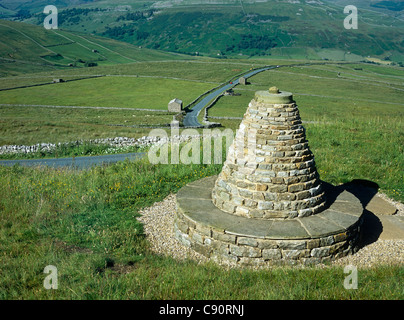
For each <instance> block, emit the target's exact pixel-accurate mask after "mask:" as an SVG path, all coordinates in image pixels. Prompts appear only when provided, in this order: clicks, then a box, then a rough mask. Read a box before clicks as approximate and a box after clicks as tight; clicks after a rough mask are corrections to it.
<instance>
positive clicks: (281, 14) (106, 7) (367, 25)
mask: <svg viewBox="0 0 404 320" xmlns="http://www.w3.org/2000/svg"><path fill="white" fill-rule="evenodd" d="M6 2H7V1H6ZM22 2H24V5H20V6H19V7H18V8H24V10H30V15H32V16H30V17H29V18H26V19H25V20H24V21H27V22H30V23H34V24H42V22H43V19H44V17H45V15H44V14H43V13H42V12H41V10H38V6H35V4H36V5H37V4H38V3H42V2H41V1H40V0H38V1H31V2H29V3H28V2H27V1H22ZM61 2H62V3H63V4H61V7H60V10H59V26H60V28H62V29H63V30H70V31H74V32H84V33H92V34H97V35H102V36H105V37H109V38H114V39H117V40H121V41H125V42H128V43H131V44H134V45H136V46H142V47H147V48H150V49H159V50H164V51H170V52H178V53H184V54H191V55H205V56H211V57H219V58H224V57H240V56H241V57H244V58H245V57H251V56H272V57H276V58H287V59H329V60H346V61H359V60H364V57H368V56H371V57H375V58H379V59H388V60H391V61H395V62H404V41H403V38H404V21H403V20H401V19H400V15H401V14H402V12H403V11H402V10H400V9H401V5H400V3H402V2H398V1H371V2H369V1H367V2H366V1H365V2H364V1H363V0H352V1H349V4H354V5H358V7H359V28H358V29H357V30H354V29H351V30H346V29H345V28H344V26H343V21H344V19H345V18H346V14H344V13H343V6H344V5H345V4H346V3H347V1H345V0H337V1H328V0H327V1H326V0H322V1H320V0H259V1H257V0H248V1H247V0H244V1H240V0H214V1H202V0H175V1H174V0H166V1H134V0H132V1H130V0H116V1H111V0H102V1H76V2H75V3H76V5H75V6H74V7H72V6H70V7H69V6H68V5H69V4H70V5H71V4H73V2H74V1H73V0H70V1H68V0H63V1H61ZM0 3H5V0H3V2H0ZM18 8H15V10H16V9H18ZM386 12H388V13H389V14H387V13H386Z"/></svg>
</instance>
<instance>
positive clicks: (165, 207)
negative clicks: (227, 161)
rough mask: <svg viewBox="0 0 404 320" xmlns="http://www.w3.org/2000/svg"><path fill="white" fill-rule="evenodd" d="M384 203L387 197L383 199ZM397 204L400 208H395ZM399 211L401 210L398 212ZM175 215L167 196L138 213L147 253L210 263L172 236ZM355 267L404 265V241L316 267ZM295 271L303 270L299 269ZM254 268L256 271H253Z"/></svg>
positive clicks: (378, 245) (173, 200) (388, 242)
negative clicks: (145, 240)
mask: <svg viewBox="0 0 404 320" xmlns="http://www.w3.org/2000/svg"><path fill="white" fill-rule="evenodd" d="M383 199H385V200H387V199H388V198H387V196H385V195H383ZM388 201H389V202H390V203H392V204H393V205H394V206H396V208H397V209H398V210H399V212H398V213H397V214H403V211H402V208H404V205H402V204H401V203H397V202H393V201H392V200H391V199H388ZM397 204H399V205H397ZM400 209H401V210H400ZM175 212H176V196H175V195H174V194H170V195H169V196H167V197H166V198H165V199H164V200H163V201H160V202H156V203H154V205H153V206H151V207H148V208H144V209H142V210H140V211H139V213H140V214H141V217H139V218H138V221H140V222H141V223H143V226H144V232H145V234H146V238H147V239H148V240H149V244H150V249H151V250H152V251H153V252H155V253H156V254H159V255H164V256H170V257H172V258H174V259H176V260H180V261H184V260H186V259H191V260H194V261H197V262H198V263H199V264H201V263H202V264H204V263H208V262H209V261H210V260H209V259H208V258H206V257H205V256H203V255H201V254H199V253H197V252H195V251H194V250H192V249H191V248H188V247H186V246H184V245H183V244H181V243H180V242H179V241H178V240H177V239H176V238H175V235H174V215H175ZM350 264H351V265H354V266H356V267H361V268H370V267H373V266H376V265H397V264H398V265H404V240H380V239H379V240H377V241H375V242H373V243H372V244H370V245H367V246H366V247H363V248H362V249H360V250H359V251H358V252H357V253H355V254H354V255H349V256H346V257H343V258H340V259H337V260H335V261H333V262H331V263H330V264H329V265H324V264H319V265H316V267H319V268H326V267H332V266H347V265H350ZM223 266H224V267H230V268H234V267H236V268H237V267H239V266H238V265H236V264H232V263H226V264H223ZM298 267H300V268H304V266H302V265H299V266H298ZM252 268H256V267H252Z"/></svg>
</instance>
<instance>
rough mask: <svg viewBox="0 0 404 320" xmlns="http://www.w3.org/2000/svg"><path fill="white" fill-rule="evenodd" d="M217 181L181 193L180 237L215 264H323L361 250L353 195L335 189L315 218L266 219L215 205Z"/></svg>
mask: <svg viewBox="0 0 404 320" xmlns="http://www.w3.org/2000/svg"><path fill="white" fill-rule="evenodd" d="M216 179H217V176H212V177H207V178H204V179H201V180H198V181H194V182H192V183H189V184H188V185H186V186H185V187H183V188H182V189H181V190H180V191H179V192H178V193H177V212H176V216H175V225H174V228H175V234H176V237H177V239H178V240H179V241H180V242H182V243H183V244H184V245H186V246H188V247H191V248H192V249H194V250H195V251H197V252H199V253H202V254H203V255H205V256H207V257H209V258H212V259H213V260H216V261H226V260H230V261H233V262H237V263H238V264H240V265H258V266H261V265H267V264H270V263H273V262H289V263H296V262H302V263H304V264H310V263H321V262H326V261H330V260H331V259H335V258H339V257H342V256H345V255H347V254H350V253H353V252H355V251H356V250H357V242H358V240H359V229H360V225H361V223H362V218H361V217H362V212H363V207H362V204H361V203H360V201H359V200H358V199H357V198H356V197H355V196H354V195H353V194H352V193H350V192H347V191H342V192H341V191H338V189H337V188H334V189H333V191H331V192H332V194H331V195H330V196H333V197H335V200H333V202H332V204H331V205H329V206H328V208H327V209H326V210H324V211H323V212H321V213H318V214H316V215H312V216H309V217H303V218H296V219H289V220H285V219H282V220H275V219H272V220H262V219H254V218H247V217H241V216H235V215H232V214H229V213H227V212H224V211H222V210H220V209H218V208H217V207H216V206H215V205H214V204H213V203H212V189H213V186H214V183H215V181H216ZM328 192H330V190H328ZM338 192H340V193H339V194H338Z"/></svg>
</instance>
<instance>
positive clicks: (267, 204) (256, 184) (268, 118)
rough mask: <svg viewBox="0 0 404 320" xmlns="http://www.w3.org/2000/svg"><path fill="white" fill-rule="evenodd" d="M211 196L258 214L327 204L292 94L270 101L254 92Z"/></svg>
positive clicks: (228, 208) (280, 214)
mask: <svg viewBox="0 0 404 320" xmlns="http://www.w3.org/2000/svg"><path fill="white" fill-rule="evenodd" d="M257 96H258V97H259V92H258V93H257ZM212 200H213V203H214V204H215V205H216V206H217V207H218V208H219V209H221V210H223V211H225V212H228V213H231V214H234V215H237V216H244V217H249V218H257V219H274V218H283V219H285V218H288V219H290V218H296V217H306V216H310V215H312V214H316V213H318V212H321V211H322V210H324V205H325V197H324V192H323V190H322V187H321V183H320V180H319V175H318V173H317V170H316V167H315V162H314V157H313V154H312V153H311V151H310V149H309V146H308V142H307V140H306V137H305V131H304V128H303V126H302V122H301V119H300V115H299V110H298V107H297V105H296V103H295V102H294V101H293V100H291V101H290V103H285V104H270V103H267V102H265V101H262V100H260V99H258V98H257V97H256V99H254V100H252V101H251V102H250V104H249V106H248V109H247V112H246V113H245V115H244V118H243V121H242V123H241V125H240V129H239V130H238V132H237V134H236V137H235V140H234V142H233V144H232V146H231V147H230V148H229V153H228V158H227V159H226V162H225V163H224V166H223V170H222V172H221V173H220V175H219V177H218V179H217V181H216V183H215V186H214V188H213V191H212Z"/></svg>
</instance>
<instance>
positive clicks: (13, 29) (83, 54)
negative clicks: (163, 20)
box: [0, 20, 184, 76]
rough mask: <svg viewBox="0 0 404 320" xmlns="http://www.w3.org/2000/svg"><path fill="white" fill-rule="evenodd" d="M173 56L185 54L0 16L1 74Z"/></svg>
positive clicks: (165, 58)
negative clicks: (140, 46) (44, 26)
mask: <svg viewBox="0 0 404 320" xmlns="http://www.w3.org/2000/svg"><path fill="white" fill-rule="evenodd" d="M175 59H184V57H182V56H179V55H178V54H172V53H166V52H160V51H156V50H150V49H146V48H139V47H137V46H134V45H131V44H129V43H125V42H119V41H116V40H112V39H108V38H104V37H99V36H91V35H87V34H85V33H81V34H80V33H77V32H75V33H72V32H67V31H64V30H46V29H45V28H43V27H40V26H34V25H31V24H26V23H22V22H14V21H8V20H0V70H1V71H0V76H5V75H17V74H20V73H26V72H37V71H46V70H54V69H66V68H79V67H86V66H87V67H88V66H94V65H114V64H121V63H132V62H138V61H151V60H153V61H154V60H175Z"/></svg>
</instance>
